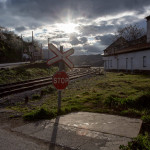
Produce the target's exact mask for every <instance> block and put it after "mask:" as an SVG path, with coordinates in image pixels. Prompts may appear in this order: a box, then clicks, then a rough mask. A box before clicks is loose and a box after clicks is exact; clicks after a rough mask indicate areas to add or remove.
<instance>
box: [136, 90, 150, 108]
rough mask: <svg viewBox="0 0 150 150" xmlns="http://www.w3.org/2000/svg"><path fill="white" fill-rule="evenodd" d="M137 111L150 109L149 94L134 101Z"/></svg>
mask: <svg viewBox="0 0 150 150" xmlns="http://www.w3.org/2000/svg"><path fill="white" fill-rule="evenodd" d="M134 106H135V107H136V108H137V109H143V108H144V109H146V108H148V109H149V108H150V94H149V93H145V94H143V95H142V96H140V97H139V98H137V99H136V100H135V105H134Z"/></svg>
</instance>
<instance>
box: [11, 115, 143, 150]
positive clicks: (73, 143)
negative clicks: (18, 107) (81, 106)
mask: <svg viewBox="0 0 150 150" xmlns="http://www.w3.org/2000/svg"><path fill="white" fill-rule="evenodd" d="M141 124H142V121H141V120H140V119H131V118H127V117H120V116H114V115H105V114H97V113H86V112H79V113H71V114H68V115H65V116H61V117H57V118H56V119H53V120H44V121H38V122H36V123H30V124H27V125H24V126H21V127H17V128H15V129H12V130H13V131H15V132H19V133H22V134H25V135H26V136H30V137H33V138H37V139H40V140H43V141H46V142H50V143H54V144H56V145H61V146H63V147H68V148H72V149H81V150H91V149H92V150H117V149H119V145H121V144H127V143H128V141H130V140H131V138H132V137H136V136H137V135H138V133H139V130H140V127H141ZM130 132H131V133H130Z"/></svg>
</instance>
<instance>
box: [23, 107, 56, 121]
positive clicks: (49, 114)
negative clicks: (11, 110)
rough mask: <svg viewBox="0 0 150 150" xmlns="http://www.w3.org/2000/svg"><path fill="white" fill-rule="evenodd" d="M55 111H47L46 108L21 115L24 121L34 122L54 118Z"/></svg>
mask: <svg viewBox="0 0 150 150" xmlns="http://www.w3.org/2000/svg"><path fill="white" fill-rule="evenodd" d="M56 115H57V112H56V110H51V111H50V110H47V109H46V108H40V109H38V110H34V111H31V112H29V113H26V114H24V115H23V118H24V120H28V121H35V120H41V119H52V118H54V117H56Z"/></svg>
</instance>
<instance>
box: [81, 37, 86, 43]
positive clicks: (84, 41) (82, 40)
mask: <svg viewBox="0 0 150 150" xmlns="http://www.w3.org/2000/svg"><path fill="white" fill-rule="evenodd" d="M80 41H81V42H82V43H83V44H84V43H86V42H87V41H88V40H87V38H86V37H82V38H80Z"/></svg>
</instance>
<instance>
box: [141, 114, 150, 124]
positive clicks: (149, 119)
mask: <svg viewBox="0 0 150 150" xmlns="http://www.w3.org/2000/svg"><path fill="white" fill-rule="evenodd" d="M141 119H142V120H143V121H144V122H145V123H150V115H144V116H142V118H141Z"/></svg>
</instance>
